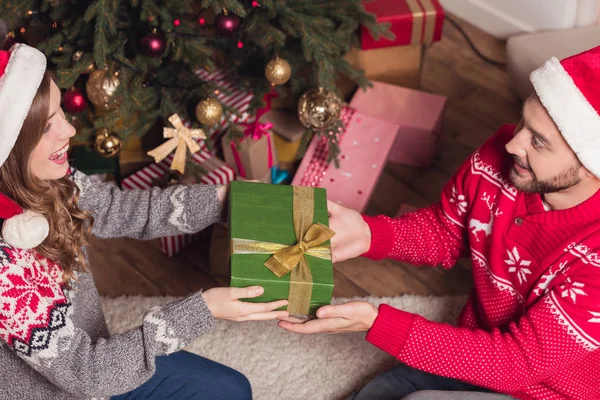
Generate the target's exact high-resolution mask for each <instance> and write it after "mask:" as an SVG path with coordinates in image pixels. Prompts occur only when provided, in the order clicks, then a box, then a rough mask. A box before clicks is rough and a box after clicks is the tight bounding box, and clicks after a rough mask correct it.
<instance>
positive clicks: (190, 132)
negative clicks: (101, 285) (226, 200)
mask: <svg viewBox="0 0 600 400" xmlns="http://www.w3.org/2000/svg"><path fill="white" fill-rule="evenodd" d="M169 122H170V123H171V124H172V125H173V126H174V127H175V128H164V129H163V137H164V138H165V139H170V140H168V141H167V142H165V143H163V144H161V145H160V146H158V147H157V148H155V149H154V150H151V151H149V152H148V155H149V156H150V157H153V158H154V162H156V163H159V162H161V161H162V160H164V159H165V158H167V156H168V155H169V154H171V153H172V152H173V150H175V149H176V150H175V157H174V158H173V162H172V163H171V169H172V170H175V171H179V172H180V173H181V174H183V173H184V172H185V158H186V153H187V152H186V150H187V149H189V150H190V153H192V154H194V153H197V152H198V151H200V145H199V144H198V142H196V141H195V140H194V139H206V134H205V133H204V131H203V130H202V129H190V128H188V127H187V126H185V125H184V123H183V121H182V120H181V118H180V117H179V115H177V114H173V115H171V116H170V117H169Z"/></svg>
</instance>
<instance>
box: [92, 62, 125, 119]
mask: <svg viewBox="0 0 600 400" xmlns="http://www.w3.org/2000/svg"><path fill="white" fill-rule="evenodd" d="M118 74H119V73H118V72H112V68H108V69H98V70H96V71H94V72H92V73H91V74H90V76H89V78H88V80H87V83H86V84H85V91H86V93H87V97H88V99H89V100H90V101H91V102H92V104H94V105H95V106H96V107H98V108H101V109H104V110H113V109H115V108H117V107H119V105H120V104H121V101H122V100H123V99H122V98H121V97H116V95H115V94H116V92H117V89H118V88H119V85H121V81H120V80H119V76H118Z"/></svg>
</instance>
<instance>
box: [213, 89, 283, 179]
mask: <svg viewBox="0 0 600 400" xmlns="http://www.w3.org/2000/svg"><path fill="white" fill-rule="evenodd" d="M272 96H273V95H272V94H267V95H265V100H266V103H267V104H266V106H265V107H264V108H262V109H260V110H258V111H257V112H256V116H255V117H254V119H253V121H251V122H246V123H243V124H241V126H242V128H243V131H241V132H238V131H237V130H231V131H230V132H229V133H228V134H226V135H224V136H223V139H222V144H223V157H224V158H225V162H226V163H227V164H228V165H229V166H230V167H232V168H233V169H234V171H235V173H236V174H237V175H238V176H240V177H241V178H243V179H245V180H259V181H261V182H265V183H270V182H271V168H272V167H273V165H275V164H276V162H277V161H276V153H275V147H274V144H273V139H272V134H271V131H270V129H271V128H272V127H273V124H272V123H270V122H265V123H263V122H261V117H262V116H263V115H264V114H265V113H267V112H268V111H269V110H270V109H271V98H272ZM236 132H238V133H236Z"/></svg>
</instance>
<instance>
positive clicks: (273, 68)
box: [265, 57, 292, 85]
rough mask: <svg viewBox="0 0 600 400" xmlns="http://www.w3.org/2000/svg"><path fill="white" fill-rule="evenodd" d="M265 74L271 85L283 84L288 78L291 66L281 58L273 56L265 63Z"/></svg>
mask: <svg viewBox="0 0 600 400" xmlns="http://www.w3.org/2000/svg"><path fill="white" fill-rule="evenodd" d="M265 76H266V77H267V80H268V81H269V82H271V84H272V85H283V84H284V83H286V82H287V81H289V80H290V77H291V76H292V67H291V66H290V63H288V62H287V61H285V60H284V59H283V58H279V57H275V58H274V59H272V60H271V61H269V62H268V63H267V66H266V67H265Z"/></svg>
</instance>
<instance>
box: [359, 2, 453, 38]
mask: <svg viewBox="0 0 600 400" xmlns="http://www.w3.org/2000/svg"><path fill="white" fill-rule="evenodd" d="M364 6H365V10H366V11H369V12H372V13H374V14H375V15H376V17H377V22H388V23H390V24H391V28H390V31H391V32H392V33H393V34H394V35H395V36H396V38H395V39H393V40H390V39H387V38H384V37H381V38H379V40H375V39H374V38H373V36H371V33H370V32H369V30H368V29H367V28H366V27H364V26H363V27H361V47H362V48H363V49H365V50H367V49H378V48H382V47H392V46H404V45H409V44H429V43H432V42H435V41H439V40H440V39H441V38H442V26H443V24H444V9H443V8H442V6H441V5H440V3H439V1H438V0H374V1H367V2H365V3H364Z"/></svg>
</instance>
